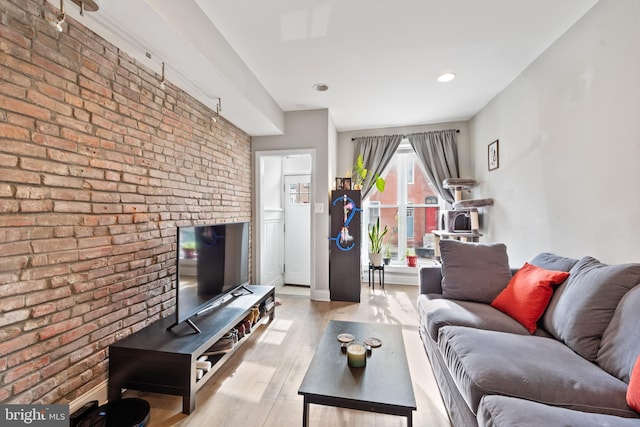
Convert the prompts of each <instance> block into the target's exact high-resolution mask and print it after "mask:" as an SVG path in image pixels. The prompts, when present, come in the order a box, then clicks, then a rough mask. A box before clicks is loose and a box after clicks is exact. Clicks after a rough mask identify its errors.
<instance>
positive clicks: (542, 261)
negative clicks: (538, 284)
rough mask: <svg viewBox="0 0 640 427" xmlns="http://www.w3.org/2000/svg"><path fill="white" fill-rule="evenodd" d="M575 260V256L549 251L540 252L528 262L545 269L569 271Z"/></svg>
mask: <svg viewBox="0 0 640 427" xmlns="http://www.w3.org/2000/svg"><path fill="white" fill-rule="evenodd" d="M577 262H578V260H577V259H575V258H566V257H562V256H558V255H555V254H552V253H549V252H541V253H539V254H538V255H536V256H535V258H533V259H532V260H531V261H529V264H531V265H535V266H536V267H540V268H544V269H545V270H554V271H570V270H571V268H573V266H574V265H576V263H577Z"/></svg>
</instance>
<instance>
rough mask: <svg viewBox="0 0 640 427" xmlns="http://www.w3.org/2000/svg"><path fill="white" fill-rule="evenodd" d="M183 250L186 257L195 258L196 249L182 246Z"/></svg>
mask: <svg viewBox="0 0 640 427" xmlns="http://www.w3.org/2000/svg"><path fill="white" fill-rule="evenodd" d="M182 251H183V252H184V257H185V258H188V259H191V258H195V257H196V250H195V249H191V248H182Z"/></svg>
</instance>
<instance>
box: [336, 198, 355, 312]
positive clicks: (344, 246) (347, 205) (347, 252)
mask: <svg viewBox="0 0 640 427" xmlns="http://www.w3.org/2000/svg"><path fill="white" fill-rule="evenodd" d="M361 203H362V195H361V193H360V191H359V190H336V191H332V192H331V201H330V209H329V213H330V215H331V229H330V232H331V236H329V244H330V249H329V293H330V296H331V300H332V301H351V302H360V286H361V285H360V284H361V273H360V269H361V267H360V252H361V250H362V246H361V241H362V239H361V231H360V227H361V224H362V211H361V208H362V205H361Z"/></svg>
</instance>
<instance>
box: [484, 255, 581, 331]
mask: <svg viewBox="0 0 640 427" xmlns="http://www.w3.org/2000/svg"><path fill="white" fill-rule="evenodd" d="M567 277H569V273H567V272H565V271H555V270H546V269H544V268H541V267H536V266H535V265H531V264H529V263H526V262H525V263H524V265H523V266H522V268H521V269H520V270H518V272H517V273H516V274H514V275H513V277H512V278H511V280H510V281H509V284H508V285H507V287H506V288H504V290H503V291H502V292H500V294H498V296H497V297H496V298H495V299H494V300H493V301H492V302H491V306H492V307H494V308H497V309H498V310H500V311H502V312H504V313H506V314H508V315H509V316H511V317H513V318H514V319H516V320H517V321H518V322H520V323H521V324H522V325H523V326H524V327H525V328H527V330H528V331H529V332H531V333H534V332H535V331H536V329H537V322H538V319H539V318H540V316H542V313H544V310H545V309H546V308H547V304H549V300H550V299H551V295H553V286H556V285H559V284H561V283H562V282H564V281H565V280H566V278H567Z"/></svg>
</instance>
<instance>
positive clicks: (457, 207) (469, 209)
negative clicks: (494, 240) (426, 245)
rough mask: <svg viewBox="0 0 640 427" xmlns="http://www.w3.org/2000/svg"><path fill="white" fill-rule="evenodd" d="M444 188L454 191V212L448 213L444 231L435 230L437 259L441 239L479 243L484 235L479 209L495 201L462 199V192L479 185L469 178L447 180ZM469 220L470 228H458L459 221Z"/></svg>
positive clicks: (444, 182) (437, 257) (438, 257)
mask: <svg viewBox="0 0 640 427" xmlns="http://www.w3.org/2000/svg"><path fill="white" fill-rule="evenodd" d="M442 185H443V187H444V188H447V189H451V190H453V191H454V202H453V204H452V207H453V210H452V211H447V212H446V217H447V221H446V223H445V224H443V226H444V229H442V230H435V231H434V232H433V234H434V235H435V246H436V247H435V257H436V259H437V260H439V259H440V239H456V240H460V241H463V242H477V241H479V239H480V237H481V236H482V234H481V233H480V220H479V216H478V208H484V207H488V206H493V199H469V200H463V199H462V191H463V190H469V189H471V188H473V187H475V186H476V185H477V182H476V181H475V180H473V179H467V178H447V179H445V180H444V181H443V182H442ZM463 217H464V218H467V219H468V220H469V222H470V224H469V227H463V229H460V228H457V227H456V223H458V224H459V222H460V221H459V219H461V218H463Z"/></svg>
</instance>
